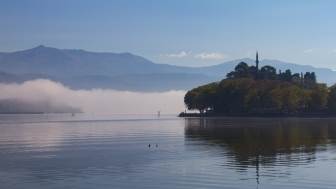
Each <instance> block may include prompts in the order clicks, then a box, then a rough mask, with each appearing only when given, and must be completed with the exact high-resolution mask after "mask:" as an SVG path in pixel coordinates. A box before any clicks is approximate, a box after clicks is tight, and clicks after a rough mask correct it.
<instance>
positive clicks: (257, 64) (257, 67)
mask: <svg viewBox="0 0 336 189" xmlns="http://www.w3.org/2000/svg"><path fill="white" fill-rule="evenodd" d="M256 69H257V71H258V70H259V57H258V51H257V54H256Z"/></svg>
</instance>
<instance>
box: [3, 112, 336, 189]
mask: <svg viewBox="0 0 336 189" xmlns="http://www.w3.org/2000/svg"><path fill="white" fill-rule="evenodd" d="M148 144H151V147H148ZM335 175H336V119H299V118H288V119H281V118H276V119H272V118H221V119H216V118H209V119H199V118H190V119H184V118H177V117H175V116H161V117H160V118H157V117H156V116H152V115H113V116H111V115H93V114H91V115H85V114H78V115H75V116H71V115H62V114H53V115H52V114H49V115H1V116H0V188H4V189H12V188H24V189H37V188H43V189H49V188H71V189H76V188H81V189H82V188H90V189H91V188H130V189H133V188H144V189H148V188H153V189H154V188H155V189H156V188H167V189H172V188H187V189H188V188H190V189H191V188H192V189H195V188H267V189H270V188H271V189H272V188H305V189H306V188H335V187H336V179H335Z"/></svg>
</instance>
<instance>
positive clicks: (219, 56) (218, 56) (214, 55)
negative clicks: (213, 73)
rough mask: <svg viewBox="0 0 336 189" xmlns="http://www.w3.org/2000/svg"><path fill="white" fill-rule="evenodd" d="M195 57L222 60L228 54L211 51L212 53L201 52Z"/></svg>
mask: <svg viewBox="0 0 336 189" xmlns="http://www.w3.org/2000/svg"><path fill="white" fill-rule="evenodd" d="M194 57H195V58H199V59H204V60H221V59H225V58H226V57H227V55H225V54H223V53H217V52H211V53H205V52H204V53H200V54H196V55H195V56H194Z"/></svg>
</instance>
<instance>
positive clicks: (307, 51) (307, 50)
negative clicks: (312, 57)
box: [303, 49, 314, 53]
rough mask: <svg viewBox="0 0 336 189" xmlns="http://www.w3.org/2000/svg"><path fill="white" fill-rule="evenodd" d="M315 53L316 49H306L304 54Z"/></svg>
mask: <svg viewBox="0 0 336 189" xmlns="http://www.w3.org/2000/svg"><path fill="white" fill-rule="evenodd" d="M313 51H314V49H306V50H304V51H303V53H312V52H313Z"/></svg>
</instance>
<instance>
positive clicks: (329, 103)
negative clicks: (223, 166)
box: [184, 62, 336, 114]
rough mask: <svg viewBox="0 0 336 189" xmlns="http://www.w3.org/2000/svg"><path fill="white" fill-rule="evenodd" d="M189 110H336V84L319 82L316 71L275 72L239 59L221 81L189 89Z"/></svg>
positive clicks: (205, 111) (222, 112) (287, 111)
mask: <svg viewBox="0 0 336 189" xmlns="http://www.w3.org/2000/svg"><path fill="white" fill-rule="evenodd" d="M184 102H185V104H186V106H187V108H188V109H189V110H198V111H199V112H200V113H208V114H211V113H219V114H300V113H336V87H335V86H332V87H329V88H328V87H327V86H326V85H325V84H321V83H317V82H316V75H315V73H314V72H306V73H304V74H303V73H293V74H292V72H291V70H289V69H288V70H285V71H284V72H282V71H279V72H278V73H277V72H276V69H275V68H274V67H272V66H263V67H262V68H261V69H258V68H256V67H255V66H248V65H247V64H246V63H244V62H241V63H239V64H238V65H237V66H236V67H235V69H234V70H233V71H231V72H229V73H228V74H227V77H226V79H223V80H222V81H220V82H214V83H209V84H206V85H203V86H199V87H197V88H194V89H192V90H190V91H188V92H187V93H186V95H185V97H184Z"/></svg>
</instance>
